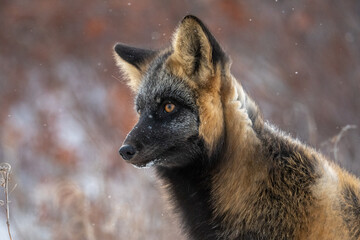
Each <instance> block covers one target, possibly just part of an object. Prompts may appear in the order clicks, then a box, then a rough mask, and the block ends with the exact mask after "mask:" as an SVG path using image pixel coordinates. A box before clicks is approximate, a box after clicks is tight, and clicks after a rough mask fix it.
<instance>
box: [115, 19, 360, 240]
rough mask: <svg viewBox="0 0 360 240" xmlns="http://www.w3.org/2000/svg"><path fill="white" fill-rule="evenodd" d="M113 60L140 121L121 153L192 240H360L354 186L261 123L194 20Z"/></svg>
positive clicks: (120, 50) (359, 189) (358, 188)
mask: <svg viewBox="0 0 360 240" xmlns="http://www.w3.org/2000/svg"><path fill="white" fill-rule="evenodd" d="M114 55H115V58H116V61H117V64H118V65H119V67H120V69H121V70H122V72H123V73H124V74H125V75H126V77H127V78H128V79H129V81H128V84H129V86H130V87H131V89H132V90H133V91H134V92H135V94H136V101H135V102H136V109H137V111H138V113H139V121H138V123H137V124H136V126H135V127H134V129H133V130H132V131H131V132H130V133H129V134H128V136H127V138H126V139H125V141H124V145H123V146H122V147H121V148H120V154H121V155H122V156H123V158H124V159H125V160H127V161H128V162H129V163H131V164H133V165H136V166H138V167H144V166H154V167H155V169H156V172H157V174H158V176H159V178H160V179H161V180H162V181H163V183H164V186H165V188H166V190H167V193H168V195H169V198H170V201H171V202H172V206H173V207H174V211H175V212H177V213H178V214H179V216H180V218H181V219H182V222H183V229H184V233H185V234H186V235H187V236H188V238H189V239H277V240H278V239H342V240H343V239H353V240H355V239H360V182H359V180H358V179H357V178H356V177H354V176H352V175H350V174H348V173H347V172H346V171H345V170H342V169H340V168H339V167H338V166H336V165H335V164H333V163H331V162H329V161H328V160H326V159H325V158H324V157H323V156H322V155H321V154H320V153H318V152H316V151H315V150H314V149H313V148H310V147H308V146H306V145H304V144H303V143H301V142H299V141H298V140H295V139H292V138H291V137H290V136H288V135H287V134H285V133H283V132H281V131H280V130H278V129H276V128H275V127H274V126H272V125H270V124H268V123H266V122H264V120H263V118H262V115H261V113H260V111H259V109H258V107H257V105H256V104H255V103H254V101H253V100H252V99H251V98H250V97H249V96H248V95H247V94H246V93H245V91H244V90H243V88H242V86H241V84H240V83H239V82H238V81H236V79H235V78H234V77H233V76H232V75H231V73H230V60H229V58H228V57H227V55H226V54H225V53H224V52H223V51H222V49H221V47H220V45H219V44H218V43H217V42H216V40H215V38H214V37H213V36H212V35H211V33H210V32H209V30H208V29H207V28H206V27H205V25H204V24H203V23H202V22H201V21H200V20H199V19H198V18H196V17H194V16H187V17H185V18H184V19H183V20H182V21H181V23H180V24H179V26H178V28H177V29H176V31H175V34H174V37H173V41H172V44H171V46H170V47H169V48H167V49H165V50H162V51H150V50H144V49H139V48H134V47H129V46H126V45H124V44H117V45H116V47H115V54H114ZM169 109H170V110H169Z"/></svg>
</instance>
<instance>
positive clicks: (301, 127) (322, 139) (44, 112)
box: [0, 0, 360, 240]
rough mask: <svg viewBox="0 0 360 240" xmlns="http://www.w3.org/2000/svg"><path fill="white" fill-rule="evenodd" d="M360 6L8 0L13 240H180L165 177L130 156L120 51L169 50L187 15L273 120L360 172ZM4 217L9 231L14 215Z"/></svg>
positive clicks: (1, 53) (5, 50)
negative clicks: (161, 184) (124, 150)
mask: <svg viewBox="0 0 360 240" xmlns="http://www.w3.org/2000/svg"><path fill="white" fill-rule="evenodd" d="M359 8H360V5H359V3H358V2H357V1H336V2H332V4H328V3H326V2H321V1H319V2H314V1H310V0H303V1H280V0H279V1H270V2H267V3H265V2H263V1H250V0H249V1H241V2H238V1H232V0H226V1H220V0H219V1H217V0H213V1H196V2H195V1H194V2H192V1H184V2H180V1H176V2H174V1H115V0H109V1H92V0H87V1H85V0H79V1H49V0H39V1H24V0H4V1H2V3H1V7H0V29H1V31H0V99H1V101H0V109H1V112H0V126H1V127H0V159H1V160H0V161H1V162H8V163H10V164H11V166H12V177H11V182H10V186H11V187H10V190H11V189H12V186H14V185H15V184H17V187H16V188H15V190H14V191H12V192H11V191H10V192H11V193H10V195H9V197H10V202H9V204H10V209H11V215H10V224H11V233H13V239H16V240H18V239H39V240H41V239H59V240H60V239H69V238H70V236H71V239H90V240H91V239H109V240H111V239H181V236H180V234H179V233H178V227H177V225H176V223H174V222H173V220H172V218H171V217H170V216H169V213H168V211H167V208H166V206H165V203H164V200H163V199H162V198H161V194H160V192H159V191H160V190H159V188H158V187H157V184H156V181H155V180H154V177H153V174H152V172H151V171H149V170H136V169H134V168H132V167H131V166H128V165H126V164H125V163H124V161H123V160H121V158H120V156H119V155H118V153H117V151H118V148H119V147H120V145H121V143H122V141H123V139H124V137H125V134H126V133H127V132H128V131H129V130H130V129H131V128H132V125H133V124H134V123H135V113H134V111H133V109H132V107H133V104H132V101H133V100H132V97H131V96H130V91H129V89H128V88H127V87H126V85H125V84H124V83H123V79H122V77H121V76H120V74H119V73H118V70H117V68H116V66H115V63H114V61H113V58H112V47H113V45H114V44H115V42H117V41H121V42H124V43H129V44H131V45H136V46H141V47H148V48H155V49H156V48H158V47H163V46H164V44H167V43H168V42H170V37H171V35H172V31H173V29H174V27H175V26H176V24H177V23H178V21H179V20H180V19H181V18H182V17H183V16H185V15H186V14H188V13H192V14H194V15H197V16H198V17H200V18H201V19H202V20H204V22H206V23H207V25H208V26H209V28H210V29H211V31H212V32H213V33H214V35H215V36H216V38H217V39H218V40H219V41H220V42H221V45H222V46H224V47H225V51H226V52H227V53H228V54H229V55H231V56H232V60H233V65H232V72H233V73H234V75H235V76H236V77H237V78H238V79H240V80H241V81H242V84H243V85H244V87H245V89H247V90H248V92H249V93H250V94H251V96H252V97H253V98H254V99H255V100H256V102H257V103H259V105H260V108H261V109H262V111H263V112H264V115H265V117H264V118H265V119H268V120H270V121H271V122H274V123H275V124H277V125H279V127H280V128H281V129H283V130H285V131H290V132H291V133H292V134H293V135H295V136H298V137H299V138H300V139H302V140H304V141H305V142H307V143H310V144H311V145H314V146H317V148H320V149H321V150H323V152H324V153H325V154H326V155H328V156H329V157H330V158H331V159H335V160H336V161H337V162H338V163H340V165H342V166H343V167H345V168H347V169H348V170H349V171H351V172H353V173H355V174H357V175H358V176H359V175H360V162H359V161H360V149H359V148H358V147H357V146H359V144H360V137H359V136H360V132H359V126H360V122H359V119H360V111H359V109H360V100H359V96H358V93H359V90H360V72H359V69H358V67H357V66H359V65H360V55H359V53H360V49H359V48H360V46H359V45H358V44H357V42H359V36H360V31H359V29H360V28H359V26H360V16H359V14H358V10H359ZM346 125H351V126H352V125H356V126H357V128H349V127H348V128H346V130H344V128H343V127H344V126H346ZM337 134H340V135H338V137H333V136H335V135H337ZM322 143H323V144H322ZM2 194H3V193H1V194H0V199H1V200H4V199H5V196H4V195H2ZM1 219H2V220H1ZM0 220H1V221H0V238H1V239H8V238H9V235H8V230H7V225H6V213H4V214H3V213H1V215H0Z"/></svg>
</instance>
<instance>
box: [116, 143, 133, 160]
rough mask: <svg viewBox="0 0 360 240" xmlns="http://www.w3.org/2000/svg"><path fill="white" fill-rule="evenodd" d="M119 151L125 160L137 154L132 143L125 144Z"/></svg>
mask: <svg viewBox="0 0 360 240" xmlns="http://www.w3.org/2000/svg"><path fill="white" fill-rule="evenodd" d="M119 153H120V155H121V156H122V158H123V159H124V160H130V159H131V158H132V157H133V156H134V155H135V153H136V151H135V148H134V147H133V146H131V145H123V146H121V148H120V149H119Z"/></svg>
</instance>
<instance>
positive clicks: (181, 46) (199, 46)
mask: <svg viewBox="0 0 360 240" xmlns="http://www.w3.org/2000/svg"><path fill="white" fill-rule="evenodd" d="M172 46H173V49H174V53H173V55H172V57H171V58H170V59H169V65H170V66H171V67H172V68H173V69H175V71H182V72H184V73H185V74H186V75H187V76H189V77H190V76H193V75H195V74H196V75H199V77H200V78H201V79H202V78H203V77H205V76H204V75H207V76H209V75H208V74H210V75H213V74H214V71H215V66H216V64H217V63H218V62H219V61H221V60H223V59H224V58H225V57H226V56H225V53H224V52H223V51H222V49H221V47H220V45H219V44H218V43H217V41H216V40H215V38H214V37H213V36H212V35H211V33H210V31H209V30H208V29H207V28H206V26H205V25H204V24H203V23H202V22H201V21H200V19H198V18H197V17H195V16H192V15H188V16H186V17H184V19H183V20H182V21H181V23H180V25H179V27H178V29H177V30H176V32H175V34H174V36H173V42H172Z"/></svg>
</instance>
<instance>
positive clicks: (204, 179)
mask: <svg viewBox="0 0 360 240" xmlns="http://www.w3.org/2000/svg"><path fill="white" fill-rule="evenodd" d="M231 89H233V91H232V92H231V94H233V95H232V96H231V97H228V98H224V99H222V101H223V108H224V109H223V110H224V119H225V128H224V134H223V139H221V140H219V144H218V147H217V150H216V152H217V153H215V155H214V156H212V157H210V158H209V157H208V156H207V154H206V153H204V155H203V157H202V159H198V162H204V158H209V159H208V161H209V162H211V164H209V165H207V166H204V165H192V166H188V167H184V168H178V169H167V168H162V167H157V169H156V170H157V173H158V175H159V177H160V179H161V180H163V185H164V186H165V188H166V190H167V192H168V194H169V197H170V200H171V201H172V202H174V207H175V209H174V210H175V212H177V213H179V214H180V216H181V218H182V220H183V223H184V225H183V226H184V228H185V231H186V232H187V233H189V234H190V236H191V238H193V239H218V237H219V235H218V233H219V232H221V228H222V221H224V220H225V221H226V220H227V219H226V217H225V218H224V216H225V215H226V214H224V213H225V212H226V211H231V204H232V203H231V201H233V199H231V196H230V195H231V194H232V193H234V192H235V191H239V189H242V190H243V191H245V192H246V188H247V187H246V185H247V184H250V179H253V176H251V177H250V176H249V174H250V173H251V172H252V173H253V172H261V170H260V168H259V167H258V166H257V165H256V162H255V163H254V161H253V160H254V159H256V157H258V155H259V152H258V149H259V148H258V145H259V141H258V138H257V134H258V133H259V132H260V131H261V129H262V124H263V122H262V118H261V116H260V114H259V112H258V109H257V106H256V105H255V104H254V103H253V101H252V100H251V99H250V98H249V97H248V96H247V95H246V93H245V92H244V91H243V89H242V87H241V85H240V84H238V83H237V82H236V80H235V79H234V81H233V86H231ZM249 114H251V116H249ZM249 141H251V142H253V144H249ZM242 146H243V147H242ZM245 146H246V147H245ZM233 159H237V160H238V161H237V162H236V163H234V161H233ZM253 168H259V170H255V171H254V170H253ZM234 183H235V184H234ZM224 185H227V186H232V187H233V189H229V187H226V188H225V189H226V192H223V191H222V190H221V189H222V188H223V186H224ZM229 190H231V191H229ZM218 194H222V195H225V196H229V197H228V199H227V197H219V196H218ZM224 200H225V201H228V202H222V201H224ZM218 204H221V205H222V206H225V208H222V209H221V212H218V209H217V207H216V206H217V205H218ZM220 219H221V220H220ZM209 229H212V231H209ZM204 235H206V237H205V238H204Z"/></svg>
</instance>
